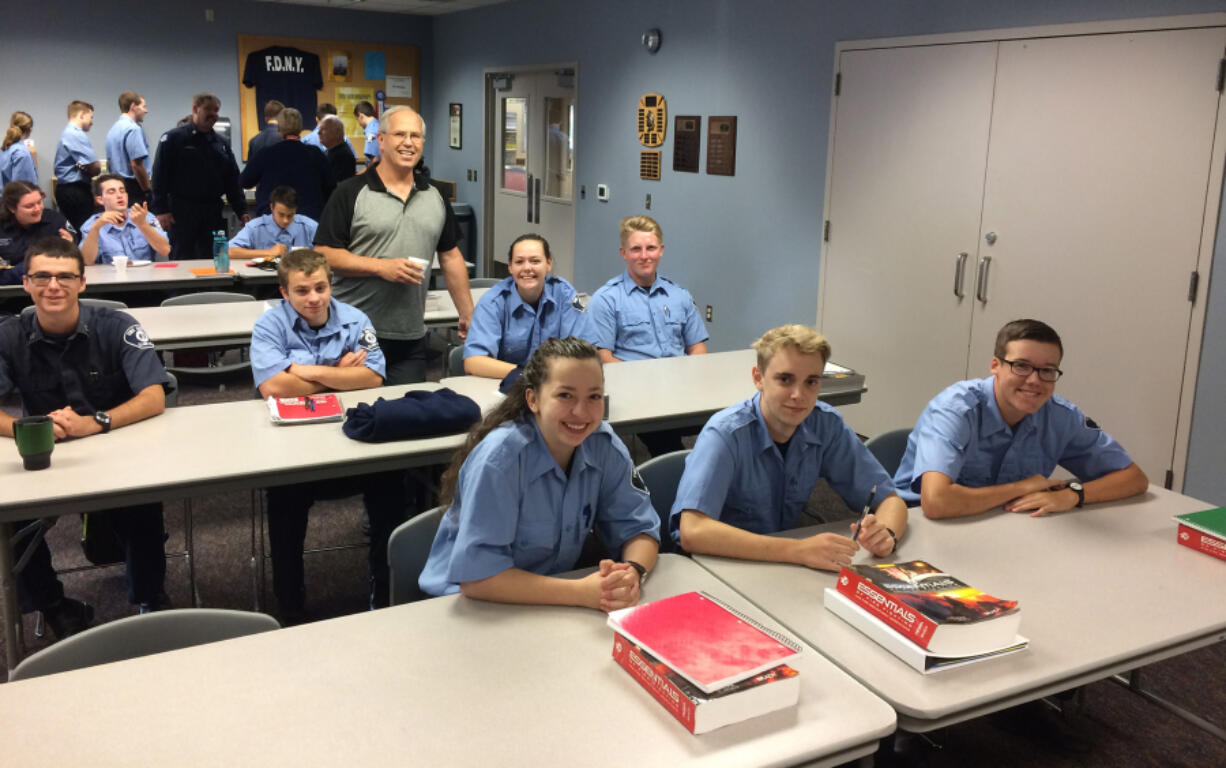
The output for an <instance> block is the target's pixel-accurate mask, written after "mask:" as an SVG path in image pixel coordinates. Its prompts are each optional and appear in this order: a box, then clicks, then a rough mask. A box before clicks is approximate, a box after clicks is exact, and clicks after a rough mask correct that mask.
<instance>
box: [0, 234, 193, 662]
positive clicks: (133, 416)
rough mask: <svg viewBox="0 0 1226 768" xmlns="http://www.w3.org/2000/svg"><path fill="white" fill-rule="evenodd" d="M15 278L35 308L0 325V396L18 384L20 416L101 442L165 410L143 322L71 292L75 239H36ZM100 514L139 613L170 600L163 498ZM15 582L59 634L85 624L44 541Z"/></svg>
mask: <svg viewBox="0 0 1226 768" xmlns="http://www.w3.org/2000/svg"><path fill="white" fill-rule="evenodd" d="M22 285H23V287H24V288H25V291H26V293H28V294H29V295H30V298H31V299H33V301H34V311H33V312H30V311H26V312H23V313H22V314H21V316H20V317H14V318H10V319H8V320H6V321H4V322H3V323H0V395H3V394H7V393H8V392H10V391H12V390H16V391H17V392H19V393H20V395H21V408H22V411H23V413H24V414H25V415H46V416H50V417H51V419H52V422H53V424H54V429H55V439H56V440H69V439H79V438H85V437H90V436H92V435H99V434H100V435H102V436H103V437H100V438H97V439H100V440H105V439H106V437H105V436H106V434H107V433H109V432H110V431H111V430H112V429H118V428H120V427H125V426H127V425H129V424H132V423H135V422H137V421H141V420H142V419H147V418H149V417H151V416H156V415H158V414H160V413H161V412H162V411H163V410H164V409H165V405H166V399H165V390H164V385H165V384H167V383H169V381H170V378H169V376H167V374H166V369H165V368H163V367H162V364H161V361H159V359H158V357H157V354H156V353H155V352H154V351H153V344H152V343H151V342H150V341H149V337H148V336H147V335H146V334H145V330H144V329H143V328H141V326H140V324H139V323H137V322H136V321H135V320H134V319H132V317H131V315H128V314H126V313H124V312H119V311H116V310H110V309H100V308H95V307H88V306H83V305H81V304H80V302H79V301H78V300H77V297H78V296H79V295H80V293H81V291H83V290H85V262H84V260H83V259H82V257H81V252H80V251H79V250H77V247H76V246H75V245H73V244H72V243H70V242H68V241H66V240H61V239H60V238H57V237H51V238H44V239H42V240H39V241H38V242H36V243H35V244H34V245H33V246H32V247H31V248H30V251H29V254H28V255H27V257H26V273H25V275H24V276H23V278H22ZM13 421H14V418H13V417H12V416H10V415H8V414H6V413H4V412H3V411H0V435H3V436H5V437H12V436H13ZM94 514H96V513H94ZM106 515H107V517H108V518H109V520H110V522H111V524H112V527H113V528H114V529H115V532H116V533H117V534H118V536H119V539H120V540H121V541H122V542H123V546H124V555H125V561H126V565H127V577H128V600H129V602H132V603H135V604H139V605H140V611H141V613H147V612H149V611H155V610H161V609H163V608H168V607H170V601H169V600H168V599H167V597H166V593H165V592H164V591H163V582H164V580H165V577H166V558H165V554H164V552H163V542H164V540H165V537H166V536H165V532H164V529H163V525H162V505H161V503H160V502H155V503H152V504H141V505H138V506H134V507H126V508H124V509H122V510H120V509H113V510H109V511H107V512H106ZM27 522H28V521H27ZM24 524H25V523H21V522H19V523H17V524H16V527H17V528H18V529H20V528H21V527H22V526H23V525H24ZM17 585H18V597H19V598H20V602H21V609H22V611H33V610H40V611H42V612H43V614H44V615H45V616H46V618H47V623H48V625H49V626H50V627H51V630H52V632H54V633H55V635H56V637H59V638H63V637H65V636H67V635H70V634H72V633H74V632H78V631H80V630H82V629H84V628H85V627H86V626H88V624H89V621H90V619H91V618H92V617H93V609H92V608H91V607H90V606H89V605H87V604H85V603H82V602H80V601H78V600H71V599H68V598H66V597H64V586H63V585H62V584H61V583H60V580H59V579H58V578H57V577H56V575H55V570H54V569H53V568H52V566H51V552H50V551H49V550H48V549H47V544H46V542H45V541H40V542H39V543H38V544H37V545H36V546H35V548H34V552H33V554H32V556H31V558H30V560H29V562H27V563H26V567H25V568H24V569H23V570H22V571H21V573H20V574H19V577H18V580H17Z"/></svg>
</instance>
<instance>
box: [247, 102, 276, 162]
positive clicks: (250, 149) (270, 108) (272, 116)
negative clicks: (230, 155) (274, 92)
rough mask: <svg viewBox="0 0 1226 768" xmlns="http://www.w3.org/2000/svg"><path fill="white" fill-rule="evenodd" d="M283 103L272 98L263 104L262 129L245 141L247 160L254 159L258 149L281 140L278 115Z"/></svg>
mask: <svg viewBox="0 0 1226 768" xmlns="http://www.w3.org/2000/svg"><path fill="white" fill-rule="evenodd" d="M284 111H285V105H284V104H282V103H281V102H279V101H277V100H276V99H273V100H271V101H269V102H268V103H267V104H265V105H264V130H262V131H260V132H259V133H257V134H256V135H254V136H252V137H251V139H250V141H248V142H247V162H249V163H250V162H251V161H252V160H254V159H255V156H256V155H258V154H259V153H260V150H263V149H267V148H268V147H271V146H272V145H273V144H276V143H277V142H278V141H280V140H281V129H280V127H279V125H280V119H279V118H280V117H281V113H282V112H284Z"/></svg>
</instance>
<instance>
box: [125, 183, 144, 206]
mask: <svg viewBox="0 0 1226 768" xmlns="http://www.w3.org/2000/svg"><path fill="white" fill-rule="evenodd" d="M123 187H124V189H126V190H127V191H128V206H129V207H131V206H133V205H136V204H137V203H143V202H145V200H146V197H145V190H143V189H141V188H140V184H137V183H136V178H135V177H133V178H128V177H127V176H124V177H123Z"/></svg>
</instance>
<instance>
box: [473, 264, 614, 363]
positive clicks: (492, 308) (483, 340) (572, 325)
mask: <svg viewBox="0 0 1226 768" xmlns="http://www.w3.org/2000/svg"><path fill="white" fill-rule="evenodd" d="M574 298H575V287H574V286H573V285H571V284H570V283H568V282H567V281H566V280H563V279H562V278H560V277H558V276H557V275H549V276H548V277H546V278H545V290H544V291H542V293H541V298H540V300H539V301H537V305H536V307H533V306H532V305H531V304H528V303H526V302H525V301H524V300H523V299H522V298H520V295H519V289H518V288H516V287H515V278H513V277H508V278H505V279H504V280H503V281H502V282H500V283H498V284H497V285H495V286H493V287H492V288H490V289H489V290H488V291H486V292H485V295H484V296H482V297H481V300H480V301H478V302H477V306H476V308H475V309H474V310H473V321H472V324H471V325H470V326H469V328H468V338H467V339H466V340H465V342H464V357H466V358H467V357H476V356H478V355H484V356H486V357H492V358H494V359H496V360H502V361H504V362H508V363H514V364H515V365H523V364H524V363H526V362H528V358H529V357H531V356H532V353H533V352H535V351H536V348H537V347H539V346H540V345H541V342H542V341H544V340H545V339H552V338H566V337H567V336H578V337H579V338H581V339H586V340H587V341H590V342H592V343H593V344H595V343H596V337H595V334H594V333H592V331H591V329H590V327H589V325H588V317H587V313H586V312H583V311H581V310H579V309H577V308H576V307H575V306H574V303H573V302H574Z"/></svg>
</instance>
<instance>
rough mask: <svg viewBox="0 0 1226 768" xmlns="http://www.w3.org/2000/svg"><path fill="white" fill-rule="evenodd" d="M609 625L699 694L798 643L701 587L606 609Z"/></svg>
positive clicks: (796, 648) (786, 655)
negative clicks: (741, 612) (735, 609)
mask: <svg viewBox="0 0 1226 768" xmlns="http://www.w3.org/2000/svg"><path fill="white" fill-rule="evenodd" d="M609 626H611V627H612V628H613V629H614V630H615V631H617V632H619V633H620V634H622V635H623V636H624V637H626V638H627V639H629V640H630V642H632V643H634V644H635V645H638V646H639V647H640V648H642V649H643V650H645V651H647V653H649V654H651V655H652V656H654V657H655V658H657V659H659V660H660V661H662V662H663V663H665V664H667V665H668V666H669V667H670V668H671V669H673V670H675V671H676V672H677V673H678V674H680V675H681V676H682V677H684V678H685V679H686V680H689V681H690V682H691V683H693V684H694V685H696V686H698V688H699V689H701V690H702V691H703V692H704V693H713V692H715V691H718V690H719V689H721V688H723V687H725V686H728V685H732V684H733V683H736V682H740V681H741V680H744V679H745V678H747V677H753V676H754V675H757V674H760V673H762V672H765V671H766V670H768V669H773V668H775V667H777V666H779V665H780V664H787V663H788V662H789V661H790V660H792V659H794V658H796V657H797V656H799V655H800V645H799V644H797V643H795V642H794V641H792V640H790V639H789V638H787V637H785V636H783V635H781V634H779V633H777V632H772V631H770V630H768V629H767V628H766V627H763V626H762V625H761V624H759V623H758V622H756V621H754V620H753V619H751V618H749V617H748V616H745V615H743V614H740V613H738V612H736V611H734V610H733V609H732V608H730V607H728V606H726V605H725V604H723V603H722V602H720V601H718V600H716V599H715V598H714V597H711V596H710V595H708V594H706V593H705V592H686V593H684V594H680V595H675V596H673V597H668V598H665V599H663V600H656V601H654V602H650V603H644V604H642V605H636V606H634V607H633V608H625V609H622V610H620V611H613V612H612V613H610V614H609Z"/></svg>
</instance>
